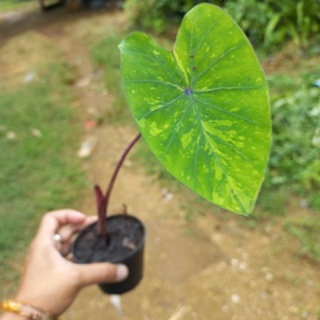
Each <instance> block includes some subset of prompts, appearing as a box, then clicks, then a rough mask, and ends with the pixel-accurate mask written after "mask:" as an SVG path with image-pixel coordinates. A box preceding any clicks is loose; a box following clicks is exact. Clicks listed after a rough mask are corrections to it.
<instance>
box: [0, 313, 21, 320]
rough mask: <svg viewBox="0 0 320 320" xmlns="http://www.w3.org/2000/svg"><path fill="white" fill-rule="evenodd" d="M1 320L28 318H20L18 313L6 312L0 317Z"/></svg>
mask: <svg viewBox="0 0 320 320" xmlns="http://www.w3.org/2000/svg"><path fill="white" fill-rule="evenodd" d="M0 320H26V318H24V317H22V316H20V315H19V314H17V313H12V312H4V313H3V314H2V315H1V316H0Z"/></svg>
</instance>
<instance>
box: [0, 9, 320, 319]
mask: <svg viewBox="0 0 320 320" xmlns="http://www.w3.org/2000/svg"><path fill="white" fill-rule="evenodd" d="M18 16H19V15H18ZM125 21H126V19H125V16H124V14H123V13H121V12H103V13H99V14H94V13H75V12H67V11H65V10H60V11H58V12H56V13H55V12H52V13H50V14H48V15H47V16H45V17H44V16H42V15H40V14H39V13H38V12H36V11H32V12H30V13H28V15H25V16H23V15H22V16H20V18H19V22H18V23H17V22H14V21H13V20H10V19H9V20H8V19H7V17H6V18H5V19H4V18H3V19H2V22H0V28H1V29H0V39H1V42H0V61H1V58H2V60H3V61H4V60H5V61H6V68H5V69H3V70H5V72H4V71H3V74H4V76H5V77H6V79H11V78H12V77H13V74H15V75H16V74H17V72H18V74H19V75H22V74H24V73H25V72H28V70H30V69H32V68H33V67H36V66H37V64H38V63H40V62H41V61H43V59H46V58H47V57H48V56H50V54H49V52H50V50H48V48H49V49H50V48H52V50H53V51H59V52H60V54H61V53H62V54H63V55H64V56H65V57H67V58H68V59H69V60H70V62H73V63H74V62H76V63H77V66H78V68H79V79H78V81H77V82H76V84H75V85H74V86H72V87H71V88H70V89H71V90H73V94H74V97H75V105H76V106H77V107H79V108H81V110H82V111H83V112H82V113H83V120H85V119H86V118H87V117H88V118H89V116H90V114H92V112H93V111H97V110H98V111H99V110H105V108H108V107H110V105H111V102H112V101H113V99H114V97H113V96H112V95H110V94H109V93H106V92H104V91H97V90H94V88H95V87H96V86H97V85H99V84H100V85H101V81H102V80H101V79H100V78H99V77H94V76H93V71H94V67H93V66H92V64H91V61H90V59H89V55H88V49H87V48H86V46H85V45H84V43H85V39H86V38H87V37H94V36H96V37H97V38H102V36H103V34H104V32H105V30H108V29H110V28H115V29H117V28H121V27H122V26H123V24H124V23H125ZM8 30H10V31H8ZM105 34H106V35H107V34H108V33H107V32H105ZM28 39H34V40H36V41H33V42H34V43H30V41H28ZM36 42H37V43H36ZM10 48H24V53H23V51H22V53H21V55H22V57H23V55H24V54H26V52H27V53H28V52H29V53H30V56H29V58H28V57H26V56H25V60H22V61H20V62H19V63H18V64H17V61H11V60H10V59H14V57H12V55H10V54H8V52H11V51H10V50H11V49H10ZM35 48H37V49H38V51H39V50H40V51H41V50H44V51H43V52H45V53H46V55H45V56H44V57H43V56H42V57H41V58H39V57H38V58H35V59H31V56H32V54H31V53H32V52H33V53H34V51H35V50H34V49H35ZM8 50H9V51H8ZM10 57H11V58H10ZM10 61H11V63H12V66H11V65H10ZM13 65H14V66H15V68H17V66H19V70H16V69H15V70H14V67H13ZM136 133H137V132H136V131H135V130H134V129H132V128H131V127H130V128H129V127H114V126H110V125H108V119H106V121H105V122H104V124H103V125H101V126H98V127H95V128H94V129H92V130H91V131H90V132H86V131H84V133H83V137H82V138H83V139H84V140H86V139H91V141H94V143H95V145H96V147H95V148H94V150H93V153H92V155H91V157H90V158H88V159H85V160H84V166H85V168H86V171H87V174H88V178H89V180H90V181H91V182H92V183H97V182H98V183H102V186H103V187H105V185H103V183H107V182H108V180H109V177H110V175H111V171H112V169H113V168H114V165H115V162H116V161H117V159H118V157H119V155H120V154H121V152H122V150H123V148H124V146H126V145H127V143H128V142H129V141H131V139H132V138H133V137H134V136H135V134H136ZM132 167H133V165H132V160H129V161H127V162H126V165H125V167H124V168H123V170H122V171H121V173H120V175H119V179H118V181H117V183H116V185H115V190H114V193H113V196H112V203H111V208H110V211H111V212H114V213H116V212H119V211H121V210H122V204H123V203H125V204H127V205H128V210H129V212H131V213H134V214H136V215H137V216H138V217H139V218H141V219H142V220H143V221H144V222H145V224H146V227H147V241H146V256H145V277H144V279H143V281H142V283H141V285H139V287H138V288H137V289H136V290H134V291H133V292H131V293H128V294H125V295H124V296H123V297H122V305H123V311H124V315H125V317H124V318H125V320H190V319H199V320H204V319H210V320H240V319H243V320H258V319H259V320H260V319H261V320H269V319H270V320H275V319H276V320H278V319H279V320H295V319H297V320H298V319H307V320H318V319H320V307H319V301H320V282H319V280H320V277H319V270H318V266H317V265H315V264H313V263H312V262H310V261H308V260H305V259H301V258H298V257H297V250H298V249H297V248H298V246H297V243H296V242H295V241H293V240H292V239H291V238H290V239H289V238H287V237H286V236H285V234H284V232H283V230H282V227H281V225H279V224H275V223H273V222H269V223H265V225H263V226H262V227H259V228H256V229H250V228H248V227H246V226H245V219H244V218H241V217H237V216H234V215H232V214H226V215H225V216H224V217H221V215H215V214H214V210H215V209H214V208H212V210H208V212H207V213H206V214H203V215H201V216H198V217H197V219H196V220H195V221H194V222H193V223H192V224H190V223H188V222H187V220H186V219H184V212H183V210H182V209H181V206H180V199H181V198H180V196H179V195H177V194H173V198H172V199H171V200H170V201H166V200H165V199H164V197H163V193H162V190H161V187H160V186H159V185H157V183H156V182H155V181H154V179H153V178H152V177H148V176H144V175H143V174H142V173H141V172H137V171H136V170H133V169H132ZM93 200H94V198H93V195H92V194H88V196H87V197H86V198H85V199H82V200H81V201H82V204H81V206H80V207H79V208H78V209H80V210H83V211H85V212H88V213H89V214H93V213H94V211H95V208H94V202H93ZM293 210H295V211H297V208H296V206H295V204H293ZM303 210H306V209H299V211H300V214H303V212H302V211H303ZM63 319H64V320H71V319H77V320H82V319H83V320H87V319H109V320H117V319H119V316H118V315H117V313H116V311H115V310H114V308H113V307H112V305H111V303H110V301H109V297H108V296H105V295H102V294H101V293H100V291H99V289H98V288H97V287H95V286H93V287H90V288H87V289H85V290H84V291H83V292H82V293H81V294H80V296H79V297H78V299H77V300H76V302H75V304H74V305H73V307H72V308H71V309H70V310H69V311H68V312H67V313H66V314H65V315H64V316H63Z"/></svg>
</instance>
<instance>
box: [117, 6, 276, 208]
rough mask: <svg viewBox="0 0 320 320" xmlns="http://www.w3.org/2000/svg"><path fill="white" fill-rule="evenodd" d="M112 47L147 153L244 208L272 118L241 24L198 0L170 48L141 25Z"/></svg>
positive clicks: (251, 197) (255, 185)
mask: <svg viewBox="0 0 320 320" xmlns="http://www.w3.org/2000/svg"><path fill="white" fill-rule="evenodd" d="M119 47H120V51H121V75H122V82H123V88H124V91H125V95H126V98H127V101H128V105H129V108H130V110H131V113H132V115H133V117H134V119H135V120H136V123H137V125H138V127H139V129H140V131H141V134H142V136H143V138H144V140H145V142H146V143H147V145H148V146H149V148H150V149H151V151H152V152H153V153H154V155H155V156H156V157H157V158H158V160H159V161H160V162H161V163H162V164H163V165H164V167H165V168H166V169H167V170H168V171H169V172H170V173H171V174H172V175H173V176H174V177H175V178H177V179H178V180H180V181H181V182H182V183H184V184H185V185H187V186H188V187H190V188H191V189H193V190H194V191H195V192H197V193H198V194H200V195H201V196H203V197H204V198H206V199H207V200H209V201H211V202H213V203H215V204H217V205H219V206H221V207H223V208H226V209H228V210H231V211H233V212H236V213H241V214H248V213H250V212H251V210H252V208H253V206H254V203H255V200H256V197H257V194H258V191H259V189H260V186H261V183H262V181H263V178H264V172H265V167H266V164H267V161H268V156H269V150H270V140H271V139H270V137H271V123H270V109H269V101H268V87H267V82H266V79H265V76H264V73H263V71H262V69H261V67H260V65H259V62H258V60H257V58H256V55H255V53H254V50H253V49H252V46H251V45H250V43H249V41H248V40H247V38H246V37H245V35H244V33H243V32H242V31H241V29H240V28H239V27H238V26H237V25H236V24H235V22H234V21H233V20H232V19H231V18H230V17H229V16H228V15H227V14H226V13H224V11H223V10H222V9H220V8H219V7H216V6H214V5H210V4H200V5H198V6H196V7H194V8H193V9H192V10H191V11H189V13H188V14H187V15H186V16H185V17H184V19H183V21H182V24H181V26H180V29H179V32H178V35H177V40H176V43H175V46H174V50H173V52H169V51H167V50H165V49H164V48H162V47H161V46H160V45H158V44H157V43H155V42H154V41H153V40H152V39H151V38H150V37H149V36H147V35H145V34H144V33H140V32H137V33H133V34H131V35H129V36H127V38H126V39H124V40H123V41H122V43H121V44H120V46H119Z"/></svg>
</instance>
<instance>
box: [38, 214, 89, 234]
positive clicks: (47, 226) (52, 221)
mask: <svg viewBox="0 0 320 320" xmlns="http://www.w3.org/2000/svg"><path fill="white" fill-rule="evenodd" d="M85 220H86V215H85V214H83V213H81V212H79V211H76V210H72V209H62V210H56V211H51V212H48V213H46V214H45V215H44V216H43V218H42V221H41V224H40V228H39V230H38V235H39V236H43V235H48V234H51V235H54V234H55V233H56V232H57V230H58V229H59V228H60V227H61V226H63V225H66V224H72V225H78V224H82V223H83V222H84V221H85Z"/></svg>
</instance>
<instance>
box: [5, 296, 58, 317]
mask: <svg viewBox="0 0 320 320" xmlns="http://www.w3.org/2000/svg"><path fill="white" fill-rule="evenodd" d="M0 309H1V310H2V311H3V312H4V314H3V316H2V317H1V320H20V319H24V320H26V319H27V320H55V319H56V318H55V317H53V316H52V315H50V314H49V313H47V312H45V311H43V310H41V309H38V308H36V307H34V306H32V305H29V304H26V303H24V302H21V301H18V300H14V299H8V300H4V301H3V302H2V303H1V304H0Z"/></svg>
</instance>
